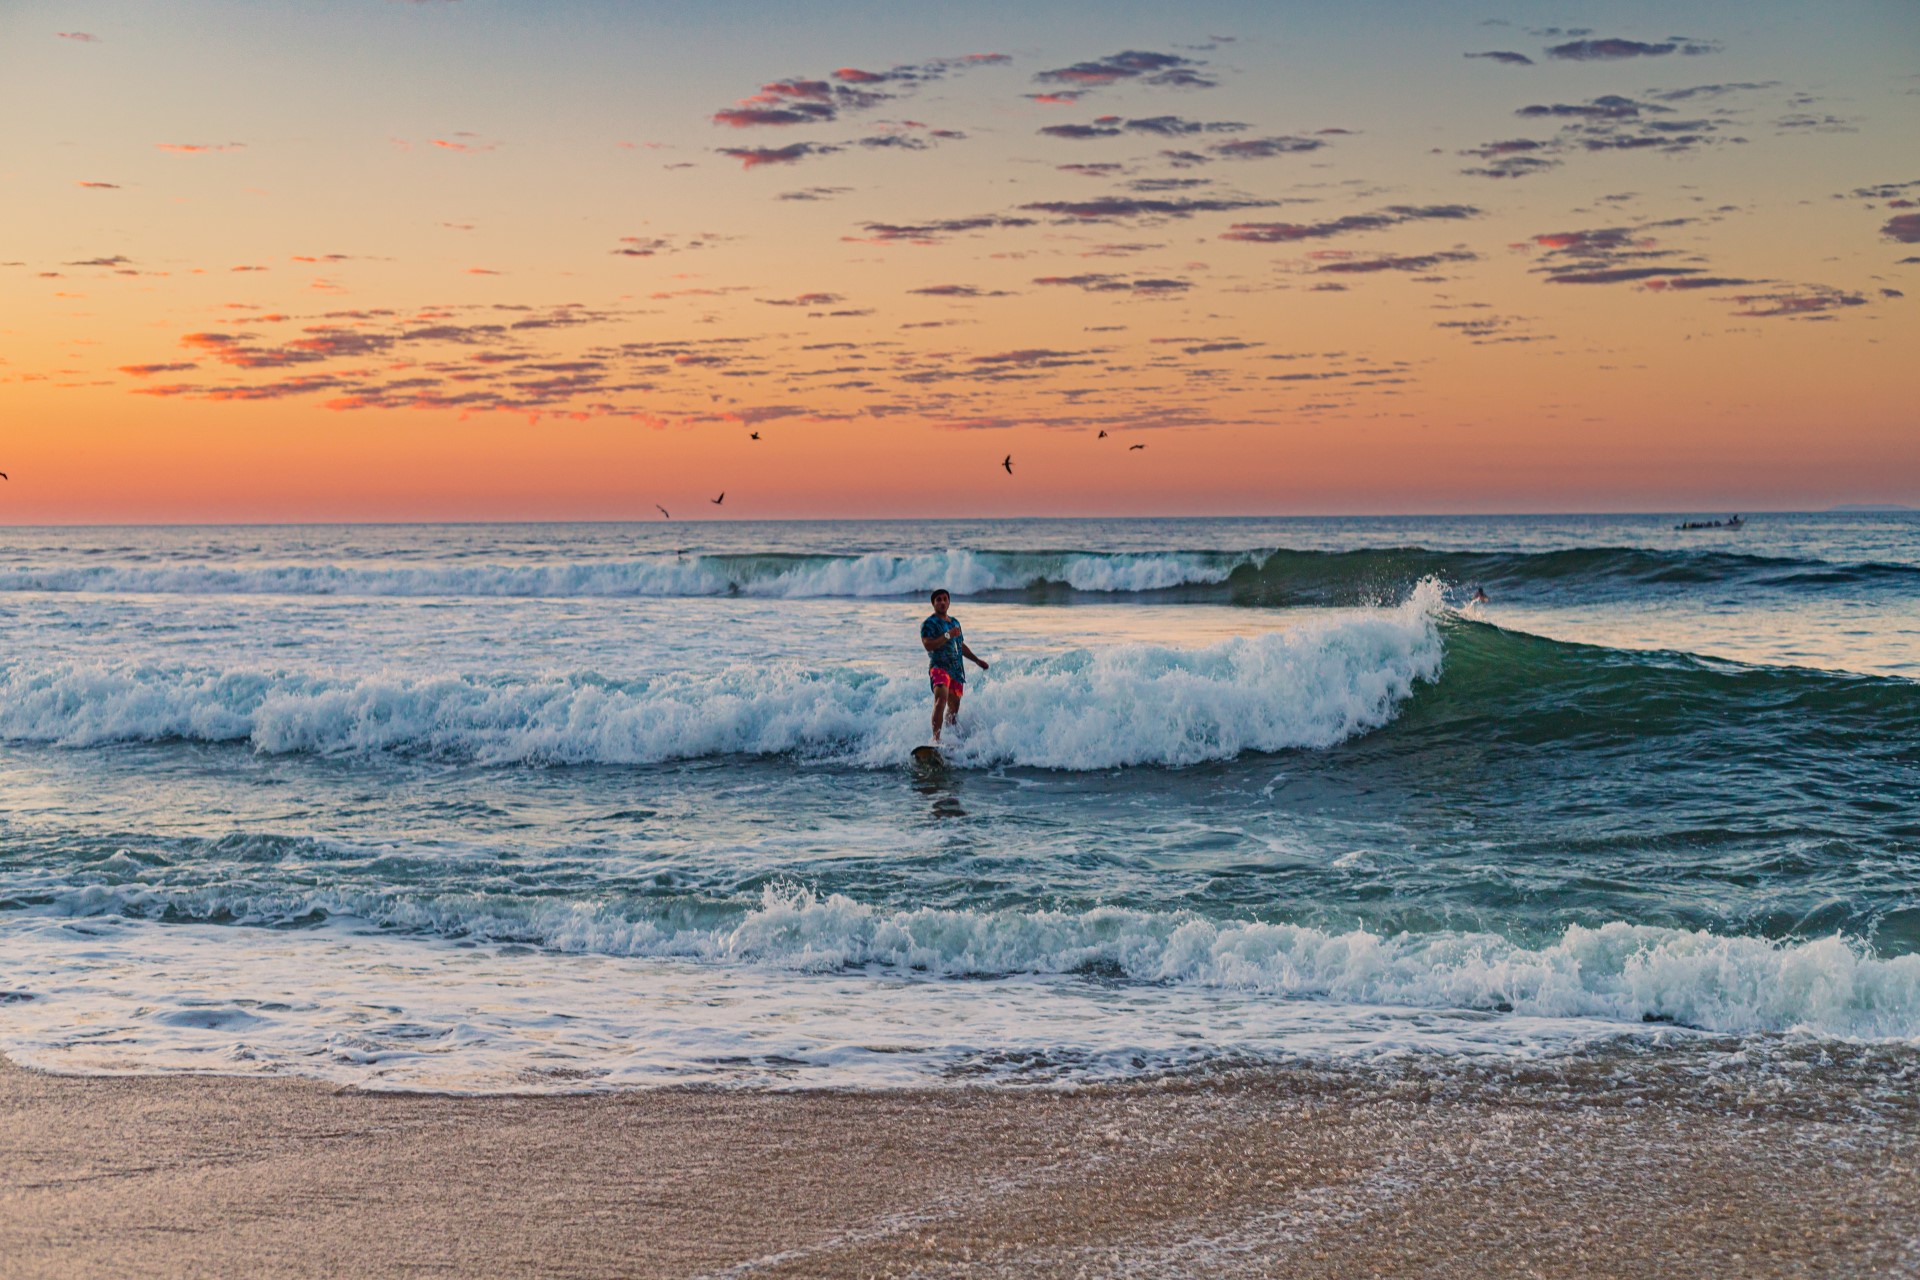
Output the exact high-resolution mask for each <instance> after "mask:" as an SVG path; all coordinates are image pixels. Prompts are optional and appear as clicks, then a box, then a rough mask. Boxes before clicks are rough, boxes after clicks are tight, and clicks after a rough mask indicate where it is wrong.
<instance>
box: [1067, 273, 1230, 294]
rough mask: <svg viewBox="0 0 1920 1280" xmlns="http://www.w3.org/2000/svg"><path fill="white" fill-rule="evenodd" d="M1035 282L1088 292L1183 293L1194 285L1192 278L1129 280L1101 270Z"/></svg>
mask: <svg viewBox="0 0 1920 1280" xmlns="http://www.w3.org/2000/svg"><path fill="white" fill-rule="evenodd" d="M1034 283H1035V284H1039V285H1070V286H1072V287H1074V288H1078V289H1084V290H1086V291H1087V292H1088V293H1146V294H1162V295H1164V294H1169V293H1183V292H1185V291H1186V290H1188V289H1191V288H1192V287H1193V282H1192V281H1191V280H1178V279H1170V278H1167V279H1153V278H1136V279H1132V280H1129V279H1127V278H1126V277H1124V276H1115V275H1107V274H1105V273H1101V272H1089V273H1086V274H1083V275H1075V276H1037V277H1035V278H1034Z"/></svg>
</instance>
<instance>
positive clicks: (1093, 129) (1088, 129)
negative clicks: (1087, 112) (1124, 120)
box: [1036, 124, 1121, 142]
mask: <svg viewBox="0 0 1920 1280" xmlns="http://www.w3.org/2000/svg"><path fill="white" fill-rule="evenodd" d="M1036 132H1038V133H1039V134H1041V135H1042V136H1043V137H1048V138H1068V139H1071V140H1073V141H1076V142H1085V141H1087V140H1088V139H1091V138H1117V137H1119V136H1120V133H1121V131H1120V130H1119V129H1117V128H1115V127H1113V126H1111V125H1097V124H1050V125H1044V126H1042V127H1041V128H1040V129H1038V130H1037V131H1036Z"/></svg>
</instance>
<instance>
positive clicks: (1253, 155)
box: [1208, 135, 1327, 160]
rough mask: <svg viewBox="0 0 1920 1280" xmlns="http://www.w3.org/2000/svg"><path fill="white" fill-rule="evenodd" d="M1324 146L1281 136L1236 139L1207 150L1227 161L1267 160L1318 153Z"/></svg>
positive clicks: (1315, 142)
mask: <svg viewBox="0 0 1920 1280" xmlns="http://www.w3.org/2000/svg"><path fill="white" fill-rule="evenodd" d="M1326 145H1327V144H1326V143H1324V142H1322V141H1320V139H1318V138H1297V137H1293V136H1290V135H1282V136H1280V137H1274V138H1236V139H1235V140H1234V141H1232V142H1221V143H1216V144H1215V145H1214V146H1212V147H1209V148H1208V150H1209V151H1212V152H1213V154H1215V155H1217V156H1220V157H1222V158H1223V159H1227V160H1268V159H1271V158H1273V157H1274V156H1293V155H1300V154H1303V153H1305V152H1308V151H1318V150H1319V149H1320V148H1322V147H1324V146H1326Z"/></svg>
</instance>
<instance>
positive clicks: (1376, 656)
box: [0, 582, 1442, 769]
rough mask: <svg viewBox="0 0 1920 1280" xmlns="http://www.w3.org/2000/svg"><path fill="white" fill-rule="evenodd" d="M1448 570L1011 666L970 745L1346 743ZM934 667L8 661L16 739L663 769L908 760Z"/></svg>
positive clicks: (1098, 762)
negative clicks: (1367, 601) (1202, 631)
mask: <svg viewBox="0 0 1920 1280" xmlns="http://www.w3.org/2000/svg"><path fill="white" fill-rule="evenodd" d="M1440 600H1441V596H1440V589H1439V587H1438V585H1437V584H1434V583H1431V582H1429V583H1425V584H1422V585H1421V586H1420V587H1419V588H1418V589H1416V591H1415V592H1414V593H1413V595H1412V596H1411V597H1410V598H1409V599H1408V600H1407V601H1406V603H1404V604H1402V605H1399V606H1397V607H1394V608H1391V609H1376V610H1365V611H1355V612H1352V613H1347V614H1341V615H1336V616H1328V617H1316V618H1313V619H1309V620H1306V621H1302V622H1300V623H1298V624H1297V625H1295V626H1292V627H1288V628H1286V629H1283V630H1276V631H1271V632H1266V633H1263V634H1260V635H1255V636H1250V637H1236V638H1233V639H1229V640H1225V641H1222V642H1220V643H1218V644H1213V645H1209V646H1205V647H1202V648H1195V649H1177V648H1171V647H1167V646H1163V645H1148V644H1117V645H1111V646H1108V647H1106V648H1103V649H1099V650H1093V651H1086V650H1078V651H1073V652H1070V653H1067V654H1064V655H1060V656H1057V657H1051V658H1043V659H1033V660H1029V661H1025V662H1008V663H1004V664H996V666H995V668H994V670H993V672H992V673H991V675H990V677H988V678H987V679H986V680H982V681H978V682H977V683H978V684H979V685H980V686H981V688H982V689H983V690H985V689H990V690H991V695H990V696H984V695H983V696H979V697H977V698H976V699H975V700H974V701H973V703H972V704H970V705H969V708H968V716H967V719H966V721H965V732H964V735H960V736H957V738H956V740H955V741H954V742H953V744H952V745H951V754H952V755H953V756H954V757H955V758H956V759H957V760H959V761H961V762H962V763H966V764H971V765H988V764H1016V765H1030V766H1037V767H1043V768H1055V769H1101V768H1111V767H1114V766H1118V765H1130V764H1157V765H1182V764H1193V763H1197V762H1199V761H1203V760H1220V759H1228V758H1231V757H1233V756H1235V755H1237V754H1239V753H1240V752H1243V751H1278V750H1283V749H1287V748H1295V747H1327V746H1331V745H1332V744H1334V743H1336V742H1340V741H1342V740H1344V739H1346V738H1349V737H1352V736H1353V735H1354V734H1357V733H1363V732H1366V731H1368V730H1370V729H1376V728H1379V727H1380V726H1381V725H1383V724H1386V723H1387V722H1388V721H1389V720H1391V719H1392V717H1393V715H1394V712H1395V710H1396V708H1397V707H1398V706H1400V704H1401V703H1402V702H1404V701H1405V699H1406V698H1407V697H1408V696H1409V695H1410V694H1411V693H1412V692H1413V689H1414V687H1415V684H1416V683H1417V682H1419V681H1423V680H1424V681H1431V680H1434V679H1436V678H1438V676H1439V672H1440V666H1441V656H1442V642H1441V637H1440V630H1439V626H1438V621H1437V618H1438V614H1439V611H1440V608H1441V603H1440ZM925 722H926V688H925V683H924V680H923V678H922V677H921V676H920V675H919V673H918V672H917V671H915V672H914V673H913V674H912V675H880V674H876V673H873V672H864V671H846V670H832V669H828V670H813V669H809V668H807V667H803V666H801V665H799V664H797V663H784V664H779V665H776V666H773V667H770V668H769V667H758V666H731V667H727V668H725V669H723V670H720V671H718V672H705V673H673V674H663V675H660V676H657V677H654V678H651V679H645V680H638V681H625V682H615V681H609V680H605V679H602V678H600V677H598V676H596V675H594V674H592V673H580V674H575V675H568V676H538V677H535V676H495V677H481V676H475V675H451V674H450V675H440V676H431V675H427V676H423V675H412V674H404V673H399V672H390V673H385V674H379V675H358V676H351V677H332V676H326V675H315V674H302V673H290V672H284V671H222V670H207V669H194V668H163V667H153V666H145V667H135V668H124V667H114V666H109V665H87V664H78V663H58V664H52V665H47V666H40V667H34V666H30V665H27V664H25V663H22V662H14V663H11V664H8V665H6V666H4V667H0V738H4V739H6V740H10V741H15V742H47V743H55V744H59V745H62V746H69V747H88V746H98V745H102V744H106V743H113V742H129V741H164V740H169V739H177V740H188V741H205V742H236V743H238V742H245V743H248V744H250V745H251V746H252V747H253V748H254V749H255V750H258V751H262V752H269V753H288V752H301V753H313V754H320V755H355V754H367V753H373V752H386V751H392V752H415V753H423V754H430V755H438V756H445V757H449V758H456V759H467V760H476V761H481V762H485V763H496V764H505V763H545V764H654V763H660V762H663V761H668V760H676V759H689V758H698V757H703V756H717V755H735V754H743V755H778V754H797V755H803V756H809V757H815V758H823V759H832V760H836V761H840V762H845V763H855V764H861V765H866V766H888V765H893V764H897V763H898V762H899V761H900V759H901V758H902V757H903V756H904V754H905V752H906V751H907V749H908V748H910V747H911V746H913V745H914V744H915V743H917V742H919V741H921V740H922V736H923V734H924V729H925Z"/></svg>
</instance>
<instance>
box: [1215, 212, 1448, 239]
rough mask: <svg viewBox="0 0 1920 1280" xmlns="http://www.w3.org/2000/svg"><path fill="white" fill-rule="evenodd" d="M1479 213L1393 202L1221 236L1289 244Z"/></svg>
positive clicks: (1234, 229) (1245, 227) (1239, 225)
mask: <svg viewBox="0 0 1920 1280" xmlns="http://www.w3.org/2000/svg"><path fill="white" fill-rule="evenodd" d="M1479 216H1480V210H1479V209H1477V208H1475V207H1474V206H1473V205H1470V204H1425V205H1406V204H1396V205H1388V206H1387V207H1386V208H1385V209H1382V210H1380V211H1379V212H1377V213H1349V214H1346V215H1343V216H1342V217H1338V218H1327V219H1324V220H1322V221H1319V222H1236V223H1234V224H1233V225H1232V226H1231V227H1229V228H1228V229H1227V230H1226V231H1223V232H1222V233H1221V234H1220V238H1221V239H1222V240H1243V241H1248V242H1250V243H1254V244H1290V243H1293V242H1295V241H1299V240H1325V239H1328V238H1330V237H1332V236H1340V235H1349V234H1351V233H1354V232H1359V231H1379V230H1382V229H1383V228H1386V227H1397V226H1400V225H1401V224H1402V223H1407V222H1432V221H1442V222H1447V221H1458V220H1460V219H1465V218H1477V217H1479Z"/></svg>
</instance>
